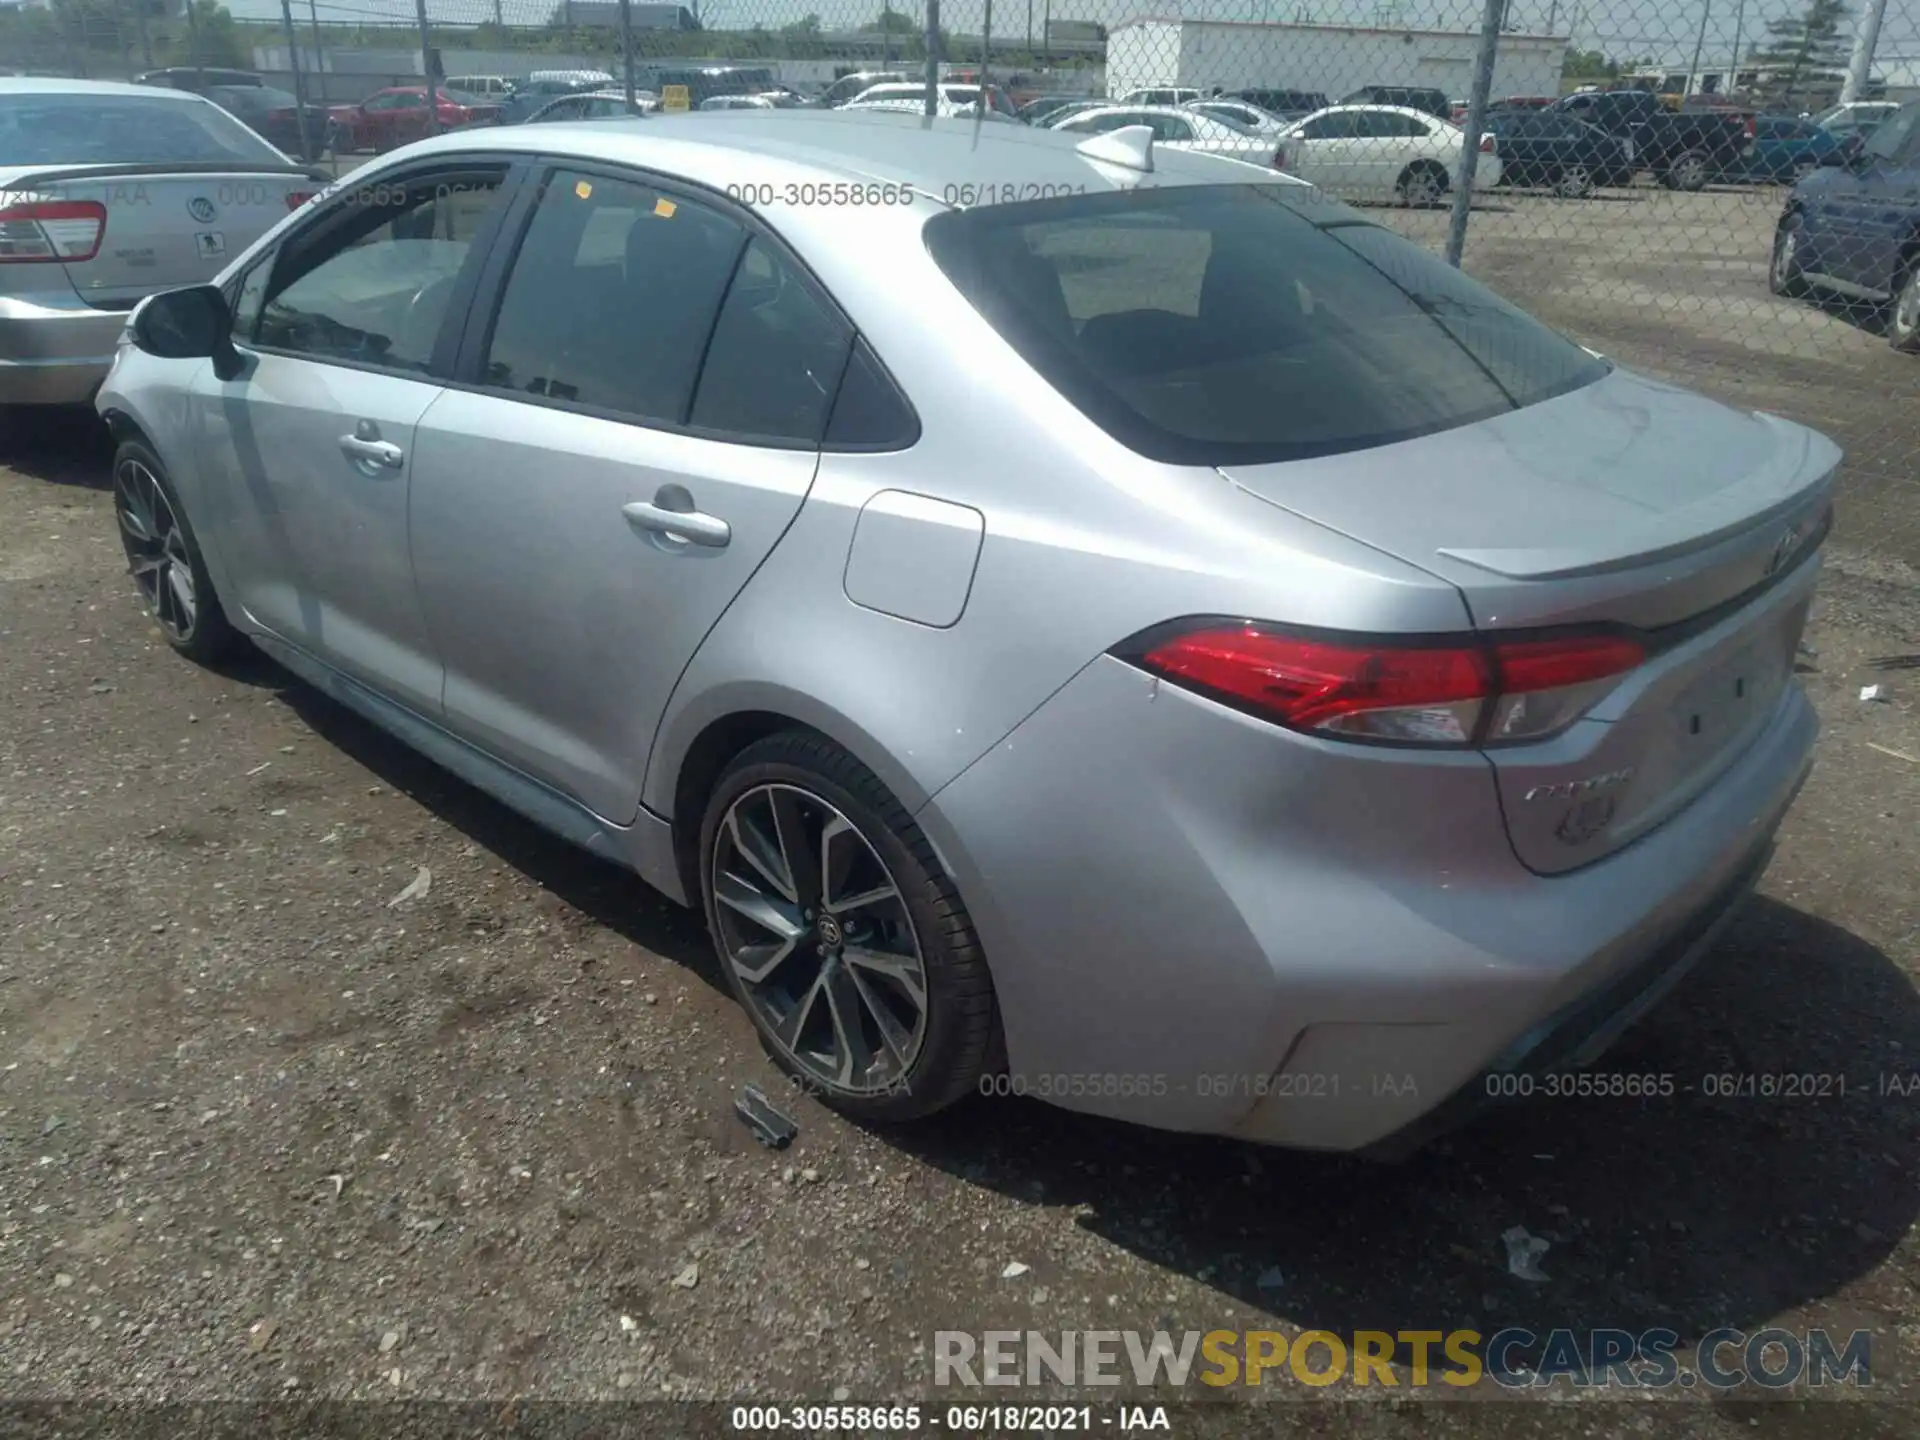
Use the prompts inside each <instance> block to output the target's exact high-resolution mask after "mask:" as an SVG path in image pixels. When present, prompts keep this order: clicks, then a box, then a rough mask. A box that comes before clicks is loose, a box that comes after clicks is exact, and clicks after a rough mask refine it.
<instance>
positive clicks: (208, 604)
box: [113, 439, 237, 665]
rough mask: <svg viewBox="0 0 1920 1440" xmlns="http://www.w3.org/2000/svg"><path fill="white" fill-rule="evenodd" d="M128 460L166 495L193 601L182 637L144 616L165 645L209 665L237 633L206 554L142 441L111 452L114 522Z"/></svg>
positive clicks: (168, 481) (224, 652)
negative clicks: (193, 610)
mask: <svg viewBox="0 0 1920 1440" xmlns="http://www.w3.org/2000/svg"><path fill="white" fill-rule="evenodd" d="M128 460H137V461H139V462H140V464H142V465H144V466H145V467H146V468H147V471H148V473H150V474H151V475H152V476H153V478H154V479H155V480H156V481H157V482H158V483H159V486H160V489H161V491H162V492H163V493H164V494H165V495H166V497H167V504H168V505H169V506H171V507H172V508H173V518H174V523H175V524H177V525H178V526H179V527H180V534H181V537H182V538H183V539H184V541H185V542H186V549H187V560H188V563H189V565H190V566H191V568H192V570H193V590H194V595H195V598H196V601H197V607H196V614H195V615H194V619H193V631H192V633H191V634H189V635H188V636H187V637H186V638H185V639H175V638H174V637H173V636H172V635H170V634H168V633H167V629H166V627H165V626H163V625H161V624H160V622H159V620H158V619H157V618H156V617H154V616H153V615H152V614H149V615H148V617H147V618H148V619H149V620H150V621H152V623H153V625H154V627H155V628H156V629H158V630H159V631H160V634H161V635H162V636H163V637H164V638H165V640H166V642H167V644H168V645H170V646H172V647H173V648H174V649H175V650H177V651H179V652H180V653H181V654H182V655H184V656H186V657H187V658H188V659H189V660H192V661H194V662H196V663H197V664H201V665H213V664H215V663H217V662H218V661H219V660H221V659H222V658H224V657H225V656H226V655H227V654H228V653H230V652H231V650H232V648H233V644H234V641H235V640H236V638H237V634H236V632H235V630H234V628H233V626H232V625H231V624H230V623H228V620H227V616H226V612H225V610H223V609H222V608H221V605H220V597H219V596H218V595H217V594H216V593H215V591H214V588H213V577H212V576H211V575H209V574H208V573H207V561H206V557H205V556H204V555H202V554H201V553H200V539H199V537H198V536H197V535H195V534H194V533H193V522H192V521H191V520H189V519H188V518H187V509H186V506H184V505H182V504H181V503H180V492H179V491H178V490H176V489H175V488H174V485H173V477H172V476H171V475H170V474H169V473H168V472H167V467H166V463H165V462H164V461H163V460H161V458H160V457H159V456H158V455H156V454H155V453H154V451H153V447H152V446H150V445H148V444H147V443H146V442H145V441H144V440H136V439H128V440H123V441H121V442H120V444H119V446H118V447H117V448H116V449H115V450H114V452H113V490H114V496H113V503H114V524H115V525H118V524H119V523H120V516H119V509H120V466H121V465H122V463H123V462H125V461H128ZM136 593H137V591H136Z"/></svg>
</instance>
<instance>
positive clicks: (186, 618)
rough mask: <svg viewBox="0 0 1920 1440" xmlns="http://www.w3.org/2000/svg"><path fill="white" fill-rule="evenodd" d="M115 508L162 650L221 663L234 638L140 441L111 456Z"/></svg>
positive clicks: (156, 462)
mask: <svg viewBox="0 0 1920 1440" xmlns="http://www.w3.org/2000/svg"><path fill="white" fill-rule="evenodd" d="M113 509H114V514H115V516H116V517H117V518H118V519H119V522H120V543H121V545H122V546H123V547H124V549H125V550H126V553H127V569H128V571H129V572H130V573H131V574H132V576H133V583H134V586H135V588H136V589H137V590H138V591H139V592H140V600H141V603H142V605H143V606H144V607H145V609H146V612H147V615H148V616H149V618H151V619H152V621H153V623H154V624H156V625H158V626H159V627H160V633H161V634H162V635H163V636H165V637H166V641H167V644H169V645H171V646H172V647H173V648H174V649H175V650H178V651H179V652H180V653H181V654H182V655H185V656H186V657H187V658H188V659H189V660H193V661H196V662H197V663H199V664H201V665H214V664H217V663H218V662H219V661H221V660H222V659H224V658H226V657H227V656H228V655H229V654H231V653H232V652H233V650H234V649H235V648H236V647H237V646H238V644H239V640H240V636H239V632H238V631H236V630H235V629H234V628H233V626H232V624H231V623H229V621H228V620H227V615H226V612H225V611H224V610H222V609H221V608H220V598H219V597H218V596H217V595H215V594H214V593H213V581H212V579H211V578H210V577H209V576H208V574H207V564H206V561H205V560H204V559H203V558H201V554H200V545H199V542H198V541H196V540H195V539H194V537H193V531H192V530H191V529H189V528H188V526H187V517H186V512H185V511H184V510H182V509H181V508H180V501H179V498H178V497H177V496H176V495H175V494H174V490H173V485H172V482H171V481H169V480H168V479H167V471H166V467H165V466H164V465H162V464H161V463H160V457H159V456H158V455H155V454H154V453H153V451H152V450H150V449H148V448H147V446H146V445H145V444H143V443H142V442H140V441H138V440H128V441H125V442H124V443H123V444H122V445H121V446H120V448H119V450H118V451H116V452H115V453H114V457H113Z"/></svg>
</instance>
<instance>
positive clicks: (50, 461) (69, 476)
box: [0, 405, 113, 490]
mask: <svg viewBox="0 0 1920 1440" xmlns="http://www.w3.org/2000/svg"><path fill="white" fill-rule="evenodd" d="M0 465H5V466H6V467H7V468H8V469H9V470H13V471H15V472H17V473H18V474H21V475H26V476H30V477H32V478H33V479H35V480H44V481H46V482H47V483H48V484H52V485H74V486H78V487H79V488H81V489H83V490H106V489H109V488H110V487H111V486H112V484H113V437H112V435H110V434H109V433H108V432H107V427H106V424H105V423H104V422H103V421H102V420H101V419H100V417H99V416H98V415H96V414H94V413H93V411H91V410H89V409H86V408H85V407H83V406H78V405H14V406H9V407H7V408H5V409H4V410H0Z"/></svg>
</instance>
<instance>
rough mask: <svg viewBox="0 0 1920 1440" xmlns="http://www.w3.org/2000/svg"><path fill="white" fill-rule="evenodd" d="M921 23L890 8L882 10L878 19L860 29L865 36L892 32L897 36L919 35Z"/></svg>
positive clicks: (870, 21)
mask: <svg viewBox="0 0 1920 1440" xmlns="http://www.w3.org/2000/svg"><path fill="white" fill-rule="evenodd" d="M920 28H921V27H920V22H919V21H918V20H915V19H914V18H913V17H912V16H911V15H903V14H901V13H900V12H899V11H898V10H895V9H893V8H892V7H891V6H889V7H888V8H887V9H885V10H882V11H881V12H880V14H879V17H878V18H877V19H873V20H869V21H868V22H867V23H866V24H865V25H862V26H861V27H860V31H861V33H862V34H864V35H881V34H885V33H886V32H887V31H892V32H893V33H894V34H895V35H918V34H919V33H920Z"/></svg>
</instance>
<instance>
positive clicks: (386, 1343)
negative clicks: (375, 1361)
mask: <svg viewBox="0 0 1920 1440" xmlns="http://www.w3.org/2000/svg"><path fill="white" fill-rule="evenodd" d="M406 1339H407V1328H406V1326H404V1325H402V1326H399V1327H398V1328H396V1329H393V1330H389V1331H387V1333H386V1334H384V1335H382V1336H381V1337H380V1353H381V1354H382V1355H391V1354H392V1353H393V1352H394V1351H395V1350H398V1349H399V1348H400V1347H401V1346H402V1345H403V1344H405V1343H406Z"/></svg>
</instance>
